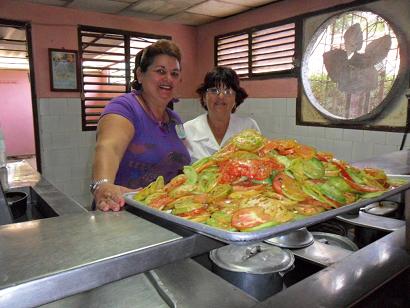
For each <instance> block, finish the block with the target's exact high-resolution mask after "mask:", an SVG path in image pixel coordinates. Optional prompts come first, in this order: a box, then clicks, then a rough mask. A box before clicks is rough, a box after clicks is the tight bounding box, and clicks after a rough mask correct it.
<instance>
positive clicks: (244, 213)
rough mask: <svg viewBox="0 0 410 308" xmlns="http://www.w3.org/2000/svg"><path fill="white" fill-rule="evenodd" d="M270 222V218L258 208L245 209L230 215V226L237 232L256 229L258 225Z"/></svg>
mask: <svg viewBox="0 0 410 308" xmlns="http://www.w3.org/2000/svg"><path fill="white" fill-rule="evenodd" d="M270 220H272V217H271V216H270V215H268V214H266V213H265V212H264V211H263V209H261V208H259V207H247V208H242V209H239V210H237V211H236V212H234V213H233V215H232V222H231V224H232V226H233V227H235V228H237V229H238V230H243V229H247V228H252V227H256V226H258V225H260V224H263V223H265V222H268V221H270Z"/></svg>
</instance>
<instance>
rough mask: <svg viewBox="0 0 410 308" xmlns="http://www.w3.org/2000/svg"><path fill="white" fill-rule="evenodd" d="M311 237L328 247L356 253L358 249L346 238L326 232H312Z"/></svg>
mask: <svg viewBox="0 0 410 308" xmlns="http://www.w3.org/2000/svg"><path fill="white" fill-rule="evenodd" d="M312 234H313V237H314V238H315V239H316V240H317V241H318V242H320V243H323V244H327V245H330V246H337V247H340V248H344V249H347V250H350V251H357V250H359V247H357V245H356V244H355V243H354V242H352V241H351V240H350V239H349V238H348V237H345V236H341V235H338V234H333V233H327V232H315V231H314V232H312Z"/></svg>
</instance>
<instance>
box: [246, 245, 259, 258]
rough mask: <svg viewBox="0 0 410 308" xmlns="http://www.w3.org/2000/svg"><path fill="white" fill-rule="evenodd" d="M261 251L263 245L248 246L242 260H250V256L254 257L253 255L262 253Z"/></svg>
mask: <svg viewBox="0 0 410 308" xmlns="http://www.w3.org/2000/svg"><path fill="white" fill-rule="evenodd" d="M261 251H262V247H261V245H256V246H252V247H248V248H246V251H245V255H244V256H243V257H242V260H248V259H249V258H252V257H253V256H255V255H257V254H258V253H260V252H261Z"/></svg>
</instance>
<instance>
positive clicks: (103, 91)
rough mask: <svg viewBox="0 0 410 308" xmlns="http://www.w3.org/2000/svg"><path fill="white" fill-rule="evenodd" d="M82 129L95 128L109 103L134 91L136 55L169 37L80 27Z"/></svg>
mask: <svg viewBox="0 0 410 308" xmlns="http://www.w3.org/2000/svg"><path fill="white" fill-rule="evenodd" d="M79 38H80V39H79V42H80V46H79V51H80V63H81V74H82V78H81V80H82V87H81V113H82V129H83V130H95V129H96V127H97V123H98V119H99V118H100V115H101V112H102V111H103V110H104V107H105V106H106V105H107V104H108V102H109V101H110V100H111V99H113V98H114V97H116V96H119V95H121V94H122V93H125V92H129V91H130V90H131V81H132V80H133V77H134V76H133V69H134V66H135V63H134V59H135V55H136V54H137V53H138V52H139V51H140V50H141V49H143V48H145V47H146V46H148V45H150V44H152V43H153V42H155V41H157V40H158V39H160V38H166V39H170V37H165V36H155V35H149V34H139V33H131V32H124V31H118V30H112V29H102V28H94V27H87V26H80V27H79Z"/></svg>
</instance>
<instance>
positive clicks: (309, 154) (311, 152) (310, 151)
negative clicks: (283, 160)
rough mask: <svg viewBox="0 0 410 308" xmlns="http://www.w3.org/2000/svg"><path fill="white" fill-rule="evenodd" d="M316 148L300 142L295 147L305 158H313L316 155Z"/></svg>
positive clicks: (298, 153)
mask: <svg viewBox="0 0 410 308" xmlns="http://www.w3.org/2000/svg"><path fill="white" fill-rule="evenodd" d="M315 153H316V150H315V149H314V148H312V147H310V146H307V145H304V144H299V145H298V146H297V147H296V148H295V154H296V155H298V156H300V157H302V158H304V159H311V158H313V157H314V156H315Z"/></svg>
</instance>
